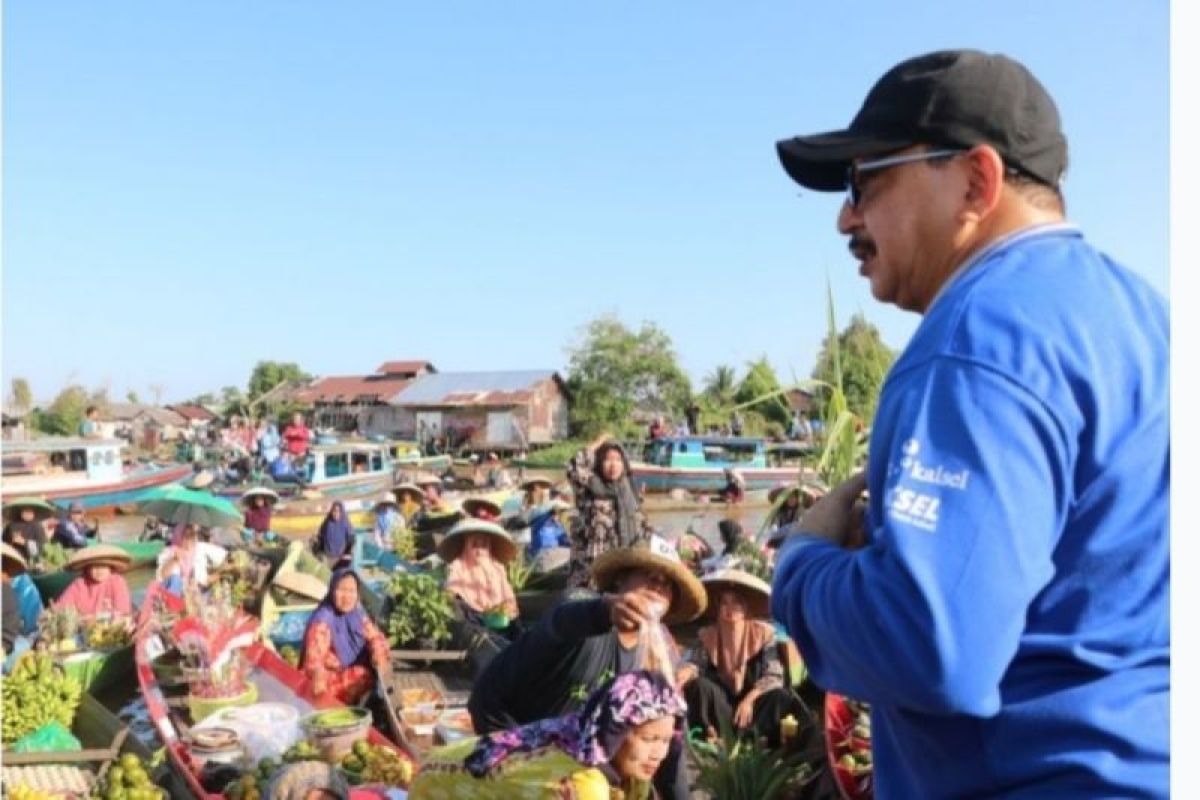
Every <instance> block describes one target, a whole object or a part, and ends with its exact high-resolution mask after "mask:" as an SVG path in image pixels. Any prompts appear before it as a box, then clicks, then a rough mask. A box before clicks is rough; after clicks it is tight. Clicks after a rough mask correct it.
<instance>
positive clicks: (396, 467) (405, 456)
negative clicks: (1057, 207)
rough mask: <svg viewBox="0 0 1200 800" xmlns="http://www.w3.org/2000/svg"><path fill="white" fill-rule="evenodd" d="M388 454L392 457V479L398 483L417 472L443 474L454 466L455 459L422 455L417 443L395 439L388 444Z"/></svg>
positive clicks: (445, 456) (448, 456)
mask: <svg viewBox="0 0 1200 800" xmlns="http://www.w3.org/2000/svg"><path fill="white" fill-rule="evenodd" d="M386 446H387V449H388V453H389V454H390V455H391V457H392V472H393V475H392V478H393V480H394V481H395V482H396V483H400V482H402V481H403V480H404V478H405V476H406V475H410V474H412V473H415V472H432V473H435V474H438V475H441V474H443V473H444V472H446V471H447V470H449V469H450V468H451V465H453V464H454V457H453V456H451V455H449V454H448V453H446V454H441V455H436V456H427V455H423V454H422V453H421V447H420V445H418V444H417V443H416V442H409V441H402V440H397V439H393V440H391V441H388V442H387V443H386Z"/></svg>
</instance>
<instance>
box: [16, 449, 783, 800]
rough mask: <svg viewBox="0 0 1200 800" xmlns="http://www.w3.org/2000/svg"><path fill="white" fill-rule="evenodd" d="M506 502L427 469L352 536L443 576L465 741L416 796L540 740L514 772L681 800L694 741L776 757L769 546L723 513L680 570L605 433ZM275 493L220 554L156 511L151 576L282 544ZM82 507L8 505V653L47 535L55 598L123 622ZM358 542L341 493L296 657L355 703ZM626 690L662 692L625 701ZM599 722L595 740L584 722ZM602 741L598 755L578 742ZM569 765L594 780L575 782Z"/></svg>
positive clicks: (330, 511) (364, 616) (316, 537)
mask: <svg viewBox="0 0 1200 800" xmlns="http://www.w3.org/2000/svg"><path fill="white" fill-rule="evenodd" d="M284 446H285V447H286V446H287V445H284ZM190 485H191V486H192V488H193V489H196V488H197V484H196V483H192V484H190ZM198 488H200V489H204V488H207V487H205V486H199V487H198ZM518 491H519V493H520V503H519V507H517V506H513V505H509V504H505V505H504V506H503V507H502V506H501V504H500V503H498V502H496V500H495V499H493V498H492V497H490V496H474V497H468V498H466V499H464V500H462V501H461V502H457V501H455V500H453V499H451V498H450V497H449V496H448V495H447V494H446V493H445V492H444V484H443V481H442V480H441V479H440V478H439V477H438V476H432V475H421V476H418V477H416V478H415V479H414V480H412V481H411V482H404V483H401V484H398V485H396V486H395V487H394V488H393V490H392V491H391V492H390V493H388V496H386V497H381V498H379V499H378V501H377V502H375V505H374V521H373V523H372V524H371V527H370V529H369V530H368V531H366V532H365V533H364V534H361V535H363V536H364V537H365V538H366V539H367V540H368V541H370V542H371V543H372V544H374V546H375V548H376V550H377V551H379V552H380V553H389V552H390V551H392V549H393V546H394V542H395V541H396V539H395V537H396V536H397V534H398V533H405V532H408V533H415V532H418V531H426V532H432V533H433V534H434V535H433V536H432V537H430V538H429V539H427V540H423V546H422V547H420V548H418V549H419V552H418V554H417V556H419V558H418V557H412V556H410V558H411V560H402V559H399V558H394V559H393V561H392V563H398V562H401V561H402V562H403V566H404V567H405V568H418V569H419V568H423V567H427V566H429V565H430V564H431V563H432V564H434V565H440V567H439V568H438V569H437V571H436V572H435V573H433V574H437V575H438V576H440V579H441V581H442V586H443V588H444V590H445V592H446V593H447V594H448V596H449V597H450V598H451V600H452V605H453V609H454V617H455V619H454V623H453V639H452V646H454V647H456V648H460V649H462V650H464V651H466V652H467V660H468V663H469V669H470V672H471V674H472V675H473V676H474V683H473V689H472V691H471V694H470V699H469V702H468V711H469V714H470V717H471V720H472V723H473V726H474V730H475V733H476V734H477V737H478V738H475V739H471V740H470V741H469V745H468V744H465V743H464V744H459V745H455V746H452V747H446V748H442V749H440V750H436V751H434V752H432V753H431V754H430V756H429V758H428V760H427V763H426V765H425V769H423V770H422V772H421V776H420V777H419V778H418V780H417V782H416V783H415V784H414V786H413V787H412V793H411V794H410V796H411V797H415V798H419V797H422V796H433V795H425V794H423V792H424V791H425V789H424V788H423V787H425V786H426V783H428V786H429V787H430V791H432V790H433V787H436V786H438V785H441V782H445V781H450V782H454V781H463V780H477V779H478V777H479V776H484V775H494V774H496V767H497V765H499V764H501V763H502V762H504V760H505V759H506V758H508V757H509V755H510V754H511V753H513V752H518V751H522V750H523V749H526V748H538V747H539V746H540V744H541V743H547V742H549V743H551V744H554V745H555V747H556V748H557V749H555V750H554V752H556V753H557V754H558V756H557V757H554V758H546V759H542V760H540V761H538V763H537V764H536V765H525V766H524V767H523V769H533V770H534V772H535V773H538V772H539V771H541V772H546V773H547V774H554V773H555V772H556V771H557V772H561V773H563V774H564V775H567V774H571V775H574V777H573V778H572V779H577V780H596V781H599V780H603V781H607V782H608V783H609V784H610V785H613V786H616V785H618V784H619V785H621V786H624V787H626V788H627V789H631V790H634V791H636V792H641V794H640V795H628V796H644V797H664V798H667V797H670V798H682V797H686V796H688V787H687V780H686V775H685V772H684V768H683V763H684V748H683V737H684V736H686V735H688V732H689V731H692V732H693V735H699V736H701V737H702V738H706V739H710V740H715V739H716V738H717V737H718V736H719V735H720V734H719V732H720V731H722V730H725V729H730V730H740V731H744V732H745V733H746V734H748V735H753V736H755V737H757V738H758V739H759V740H761V741H763V742H765V743H766V745H767V746H769V747H778V746H779V744H780V724H781V720H782V719H783V718H784V717H786V716H788V715H793V716H795V715H797V714H799V713H800V711H801V706H800V702H801V701H800V700H799V698H798V696H797V694H796V693H795V691H794V686H793V685H792V682H791V679H790V677H789V675H790V670H791V669H792V668H793V667H794V665H795V664H796V663H797V662H798V654H796V653H795V649H794V647H791V645H790V643H789V642H787V641H786V639H785V637H782V636H781V634H780V633H779V631H778V630H777V629H776V627H775V626H774V625H772V624H771V622H770V621H769V617H768V614H767V605H768V601H769V596H770V587H769V584H767V583H766V582H764V580H762V578H761V577H758V576H756V575H755V574H753V572H751V571H747V569H748V568H749V567H750V566H751V565H755V569H756V570H757V569H758V568H759V567H761V565H762V564H767V565H769V563H770V558H771V553H772V551H771V548H770V544H769V542H770V540H768V543H767V544H764V545H759V544H756V543H755V542H753V541H752V540H751V539H750V538H749V537H747V536H746V535H745V533H744V532H743V531H742V529H741V527H740V525H738V523H737V522H736V521H734V520H722V521H721V522H720V525H719V527H718V536H719V541H720V542H721V546H720V548H718V549H713V548H708V549H707V550H706V551H701V552H698V553H694V554H693V556H694V557H693V558H692V559H691V560H687V561H685V560H684V559H682V558H681V557H680V555H679V548H678V542H674V541H670V540H668V539H667V538H666V537H665V536H664V535H663V533H662V532H661V531H658V530H656V529H655V528H654V527H653V526H652V525H651V524H650V523H649V521H648V519H647V516H646V514H645V512H644V511H643V509H642V507H641V496H640V495H639V493H638V492H637V491H636V490H635V488H634V486H633V483H632V481H631V480H630V471H629V460H628V458H627V456H626V454H625V452H624V450H623V448H622V447H621V445H620V444H618V443H617V442H616V441H614V440H612V439H611V438H609V437H607V436H605V437H599V438H597V440H595V441H594V442H592V443H590V444H589V445H588V446H586V447H585V448H583V449H582V450H581V451H580V452H579V453H577V454H576V456H575V457H574V458H573V459H572V460H571V461H570V463H569V464H568V465H567V470H566V480H565V481H564V482H562V483H558V484H556V483H554V482H552V481H550V480H548V479H545V478H531V479H530V480H527V481H525V482H524V483H523V484H521V486H520V487H519V489H518ZM784 493H786V494H787V496H786V498H783V499H782V500H781V501H780V502H779V503H776V505H777V509H775V512H774V514H775V523H776V526H781V525H783V524H786V523H787V522H789V521H791V520H794V519H795V517H796V515H797V513H798V511H797V510H798V509H799V508H800V507H801V504H802V503H803V502H804V501H805V500H804V496H803V494H802V493H801V491H800V490H799V487H789V488H787V489H784V488H782V487H781V488H780V489H779V490H777V491H776V492H773V493H772V495H771V498H770V499H771V501H772V502H773V503H775V501H776V500H777V499H779V497H780V495H782V494H784ZM278 500H279V497H278V495H277V494H276V493H275V492H274V491H273V490H271V489H268V488H265V487H252V488H250V489H248V490H246V491H245V493H244V494H243V496H242V497H241V505H242V513H243V518H242V530H241V534H242V537H241V540H240V541H238V540H237V538H236V537H235V538H234V539H233V540H231V541H229V542H227V544H228V545H229V546H222V545H219V544H216V543H214V542H213V541H210V539H211V538H212V531H211V530H209V529H207V528H204V527H201V526H198V525H195V524H190V523H185V524H177V525H170V524H168V523H166V522H164V521H159V520H155V521H154V527H155V529H156V530H158V531H160V532H162V534H163V535H164V536H165V537H166V539H167V541H166V545H165V547H164V548H163V549H162V551H161V553H160V554H159V555H158V557H157V559H156V562H155V572H154V577H155V580H156V581H158V582H159V584H160V585H161V587H162V589H163V590H164V591H167V592H170V593H173V594H175V595H177V596H185V595H187V594H188V593H189V592H195V593H201V594H202V593H205V592H207V591H210V590H211V589H212V588H213V587H214V585H215V584H216V582H217V581H218V580H219V578H220V576H221V574H222V571H223V568H224V565H225V564H226V563H227V560H228V559H229V554H230V552H231V549H232V548H235V547H239V546H249V547H256V546H263V545H264V544H266V543H267V541H268V537H273V538H278V537H274V535H273V531H272V523H273V519H274V518H273V509H274V507H275V505H276V503H277V502H278ZM80 510H81V509H77V508H76V507H75V506H71V507H70V508H68V510H67V513H65V514H63V515H61V516H60V517H54V518H52V519H53V520H54V522H53V525H52V526H51V525H49V524H47V523H46V520H45V519H41V518H39V515H38V513H37V512H36V511H35V510H34V509H32V508H20V507H15V506H14V507H12V508H6V512H7V515H8V517H9V524H8V525H7V526H6V527H5V531H4V538H5V550H4V555H5V561H4V564H5V567H4V575H5V578H4V580H5V652H6V653H12V652H13V651H14V650H17V649H20V648H21V647H22V644H21V641H22V639H23V637H25V636H26V635H27V631H26V630H24V628H23V627H22V626H19V625H17V624H10V619H9V616H10V615H9V613H8V610H9V608H11V607H14V604H11V603H9V602H8V600H9V594H10V592H11V591H12V589H11V582H12V580H13V579H15V578H18V577H19V576H20V575H21V574H22V573H23V572H25V571H26V569H27V565H28V558H29V549H28V548H29V547H30V545H31V543H32V550H33V552H36V551H37V548H38V546H39V544H40V543H41V542H44V541H46V538H47V537H46V531H47V530H48V529H51V528H52V529H53V530H54V531H55V533H53V534H51V535H52V536H54V537H56V538H59V539H61V540H62V541H63V542H64V543H65V542H72V543H74V542H76V541H78V539H79V538H82V540H83V542H84V544H83V546H82V547H80V548H79V549H78V550H77V551H76V552H75V554H74V555H73V556H72V557H71V559H70V561H69V563H68V565H67V566H68V568H69V569H72V570H75V571H77V572H78V573H79V574H78V577H77V578H76V579H75V580H74V581H73V582H72V583H71V584H70V586H69V587H68V588H67V590H66V591H64V592H63V594H62V595H61V596H60V597H59V598H58V600H56V601H55V604H56V606H65V605H69V606H72V607H74V608H76V609H77V610H78V612H79V613H80V614H81V615H93V616H94V615H97V614H100V615H105V616H112V617H121V618H126V619H130V620H132V611H133V609H132V604H131V601H130V592H129V588H128V585H127V584H126V583H125V580H124V577H123V575H122V573H123V572H124V571H125V570H126V569H127V568H128V565H129V556H128V554H126V553H124V552H123V551H121V550H120V549H118V548H115V547H112V546H110V545H102V544H100V545H98V544H94V543H93V542H92V540H91V539H89V533H93V534H94V531H91V529H89V528H88V527H87V525H86V523H85V522H84V521H83V519H82V515H81V514H79V513H78V511H80ZM60 529H61V530H63V531H64V533H63V534H62V535H59V534H58V533H57V531H58V530H60ZM358 536H360V533H359V532H358V531H356V530H355V525H354V523H353V522H352V520H351V518H350V515H349V514H348V513H347V508H346V504H345V502H343V501H342V500H331V501H330V502H329V504H328V507H327V512H326V514H325V516H324V518H323V520H322V521H321V522H320V524H319V526H318V528H317V530H316V531H314V532H313V535H312V538H311V545H312V548H311V549H312V552H313V553H314V555H315V556H316V557H317V558H318V559H319V560H320V561H321V562H322V563H323V564H324V565H325V566H326V567H327V568H328V569H329V570H330V572H329V573H328V574H330V575H331V577H330V578H329V579H328V582H327V584H324V590H323V591H324V594H323V597H321V599H320V602H319V603H318V604H317V606H316V609H315V611H313V612H312V614H311V616H309V618H308V621H307V624H306V626H305V629H304V634H303V638H302V642H301V650H300V656H299V663H298V668H299V669H300V671H301V672H302V674H303V676H304V677H305V679H306V680H307V686H308V690H309V691H310V693H311V694H312V695H314V696H316V697H327V698H330V699H332V700H336V701H337V702H341V703H347V704H354V703H359V702H361V701H363V700H364V699H366V698H368V697H369V696H370V695H371V693H372V691H373V690H374V689H375V688H376V686H377V684H378V682H379V680H380V679H381V678H385V677H386V676H388V675H390V670H391V662H390V655H389V647H390V644H389V641H388V637H387V635H386V634H385V633H384V630H383V628H382V627H381V621H379V620H375V619H372V617H371V615H370V614H368V613H367V612H366V610H365V608H364V606H363V604H362V593H363V586H364V585H363V583H362V581H363V577H362V575H361V574H360V572H359V571H358V570H356V569H355V546H356V538H357V537H358ZM518 536H520V537H521V540H520V541H519V540H518ZM522 542H523V544H522ZM71 546H75V545H74V544H72V545H71ZM518 559H521V560H523V561H524V562H525V563H526V564H528V565H531V566H532V568H534V569H535V570H538V571H540V572H541V573H542V574H545V575H557V576H559V577H560V578H561V583H560V584H559V585H561V586H563V587H564V588H563V590H562V591H563V594H562V599H561V600H560V602H558V603H557V604H555V605H554V606H553V607H552V608H551V609H550V610H549V611H547V612H546V613H544V614H543V615H542V616H541V617H540V618H539V619H534V620H522V618H521V607H520V605H519V604H518V601H517V593H516V592H515V591H514V588H513V585H512V583H511V581H510V577H509V570H508V567H509V565H511V564H512V563H513V562H514V561H515V560H518ZM314 593H315V592H314ZM695 625H698V626H699V628H698V630H695V631H693V637H692V638H693V639H694V641H693V642H691V643H690V644H689V645H687V646H681V645H680V644H679V643H678V640H677V639H676V635H677V634H676V631H678V630H679V628H680V626H695ZM25 646H27V645H25ZM789 648H790V649H789ZM631 692H633V693H634V694H637V695H638V696H639V697H642V696H645V697H654V698H657V699H654V700H653V701H652V702H651V703H650V707H647V708H641V709H634V708H630V707H629V706H628V703H627V702H626V699H625V698H628V697H629V696H631V695H630V693H631ZM597 715H599V716H598V717H597ZM595 718H598V719H600V720H601V722H600V723H598V724H600V726H601V728H600V729H597V727H596V724H597V723H593V722H589V720H593V719H595ZM581 726H582V727H581ZM547 737H549V738H547ZM596 737H600V738H599V739H596ZM589 741H590V742H591V744H589ZM596 741H602V742H605V743H607V749H605V750H603V752H602V753H601V752H599V751H595V752H593V750H589V748H593V749H594V747H595V742H596ZM539 758H541V757H540V756H539ZM579 770H585V771H586V770H591V772H588V773H587V776H586V777H581V776H582V775H583V773H579ZM576 773H578V774H576ZM505 774H508V771H505ZM479 796H485V795H479Z"/></svg>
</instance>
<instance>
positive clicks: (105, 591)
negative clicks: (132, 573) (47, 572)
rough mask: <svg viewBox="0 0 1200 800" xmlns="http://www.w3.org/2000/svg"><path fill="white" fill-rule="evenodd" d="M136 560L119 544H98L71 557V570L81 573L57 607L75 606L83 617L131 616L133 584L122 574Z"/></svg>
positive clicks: (56, 601) (55, 604) (72, 582)
mask: <svg viewBox="0 0 1200 800" xmlns="http://www.w3.org/2000/svg"><path fill="white" fill-rule="evenodd" d="M131 563H132V559H131V558H130V556H129V554H128V553H126V552H125V551H124V550H122V549H120V548H119V547H113V546H112V545H110V544H97V545H92V546H91V547H85V548H83V549H82V550H80V551H78V552H77V553H75V554H74V555H73V556H71V559H70V560H69V561H68V562H67V569H69V570H73V571H75V572H78V573H80V575H79V577H78V578H76V579H75V580H73V581H71V584H70V585H69V586H68V587H67V589H66V591H64V592H63V593H62V594H61V595H59V597H58V599H57V600H55V601H54V607H55V608H74V609H75V610H76V611H78V612H79V615H80V616H81V617H105V616H115V617H131V616H132V615H133V603H132V602H131V601H130V599H129V584H128V583H126V582H125V577H124V576H123V575H122V574H121V573H122V572H124V571H125V570H127V569H129V565H130V564H131Z"/></svg>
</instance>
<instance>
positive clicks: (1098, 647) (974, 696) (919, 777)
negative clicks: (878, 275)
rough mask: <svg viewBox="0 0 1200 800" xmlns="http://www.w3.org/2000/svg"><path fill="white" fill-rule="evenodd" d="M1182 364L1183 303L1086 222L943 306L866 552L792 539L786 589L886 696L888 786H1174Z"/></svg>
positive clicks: (806, 643) (895, 435) (960, 289)
mask: <svg viewBox="0 0 1200 800" xmlns="http://www.w3.org/2000/svg"><path fill="white" fill-rule="evenodd" d="M1168 367H1169V332H1168V320H1167V312H1166V307H1165V303H1164V302H1163V300H1162V298H1161V297H1160V296H1159V295H1158V294H1156V293H1155V292H1154V291H1153V290H1151V289H1150V288H1149V287H1148V286H1147V285H1146V284H1145V283H1144V282H1143V281H1141V280H1140V279H1139V278H1137V277H1136V276H1134V275H1133V274H1132V273H1130V272H1129V271H1127V270H1125V269H1124V268H1122V267H1120V266H1118V265H1116V264H1114V263H1113V262H1112V261H1110V260H1109V259H1107V258H1106V257H1104V256H1103V255H1101V254H1100V253H1098V252H1096V251H1095V250H1093V249H1092V248H1091V247H1090V246H1089V245H1087V244H1086V243H1085V242H1084V241H1083V239H1082V237H1081V236H1080V235H1079V234H1078V232H1077V231H1075V230H1074V229H1072V228H1067V227H1065V226H1053V227H1050V228H1045V229H1035V230H1033V231H1028V232H1025V233H1023V234H1020V235H1018V236H1016V237H1013V238H1011V239H1009V240H1006V241H1005V242H1003V243H1002V244H1000V245H999V246H997V247H995V248H993V249H991V250H990V251H989V252H987V254H986V255H984V256H983V257H981V258H979V259H978V260H977V261H976V262H975V263H973V264H972V265H971V266H970V268H968V269H966V270H964V271H962V272H961V273H960V274H959V275H957V276H956V279H955V280H954V281H953V282H952V283H951V284H950V285H948V286H947V287H946V288H945V289H944V290H943V292H942V293H941V295H940V296H939V297H938V298H937V300H936V302H935V303H934V304H933V306H932V307H931V308H930V309H929V310H928V312H927V314H926V316H925V318H924V319H923V321H922V323H921V325H920V327H919V328H918V330H917V331H916V333H915V334H914V336H913V339H912V341H911V343H910V344H909V346H908V347H907V348H906V350H905V351H904V353H903V354H902V355H901V357H900V358H899V360H898V361H897V363H896V364H895V365H894V366H893V368H892V370H891V372H890V374H889V375H888V378H887V380H886V381H885V384H884V387H883V390H882V393H881V397H880V404H879V410H878V412H877V414H876V417H875V424H874V428H873V431H872V434H871V445H870V453H869V461H868V464H869V467H868V490H869V496H870V502H869V511H868V520H869V522H868V535H869V543H868V545H867V546H866V547H865V548H863V549H861V550H857V551H847V550H843V549H841V548H838V547H836V546H834V545H832V544H830V543H827V542H825V541H823V540H820V539H817V538H815V537H808V536H797V537H794V540H793V541H792V542H790V543H789V544H788V545H786V546H785V548H784V550H783V551H782V552H781V554H780V559H779V564H778V567H777V569H776V573H775V582H774V593H773V600H772V611H773V613H774V615H775V616H776V617H777V618H778V619H779V620H780V621H782V622H783V623H784V624H785V625H786V627H787V629H788V631H789V633H790V634H791V635H792V637H793V638H794V639H795V640H796V642H797V645H798V647H799V648H800V651H801V653H802V654H803V656H804V659H805V662H806V663H807V665H808V667H809V669H810V670H811V672H812V675H813V676H814V678H815V679H816V680H817V682H818V683H819V684H820V685H822V686H823V687H825V688H826V689H829V690H832V691H837V692H840V693H844V694H847V695H849V696H851V697H855V698H858V699H861V700H865V701H868V702H870V703H871V708H872V743H873V748H874V765H875V772H876V774H875V787H876V796H877V797H880V798H892V797H895V798H912V797H921V798H938V797H972V798H975V797H992V796H1018V795H1019V796H1021V797H1055V798H1061V797H1165V796H1167V794H1168V764H1169V739H1168V734H1169V731H1168V720H1169V716H1168V715H1169V699H1170V677H1169V669H1170V632H1169V615H1168V612H1169V609H1168V599H1169V587H1170V579H1169V549H1168V548H1169V542H1168V495H1169V485H1170V482H1169V452H1170V451H1169V405H1168V397H1169V374H1168ZM801 524H802V523H801Z"/></svg>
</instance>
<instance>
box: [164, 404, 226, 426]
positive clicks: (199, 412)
mask: <svg viewBox="0 0 1200 800" xmlns="http://www.w3.org/2000/svg"><path fill="white" fill-rule="evenodd" d="M167 408H169V409H171V410H172V411H174V412H175V413H176V414H178V415H179V416H181V417H183V418H184V419H186V420H199V421H200V422H211V421H212V420H214V419H216V418H217V415H216V414H214V413H212V412H211V411H209V410H208V409H207V408H205V407H204V406H196V405H190V404H186V403H185V404H183V405H178V406H167Z"/></svg>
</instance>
